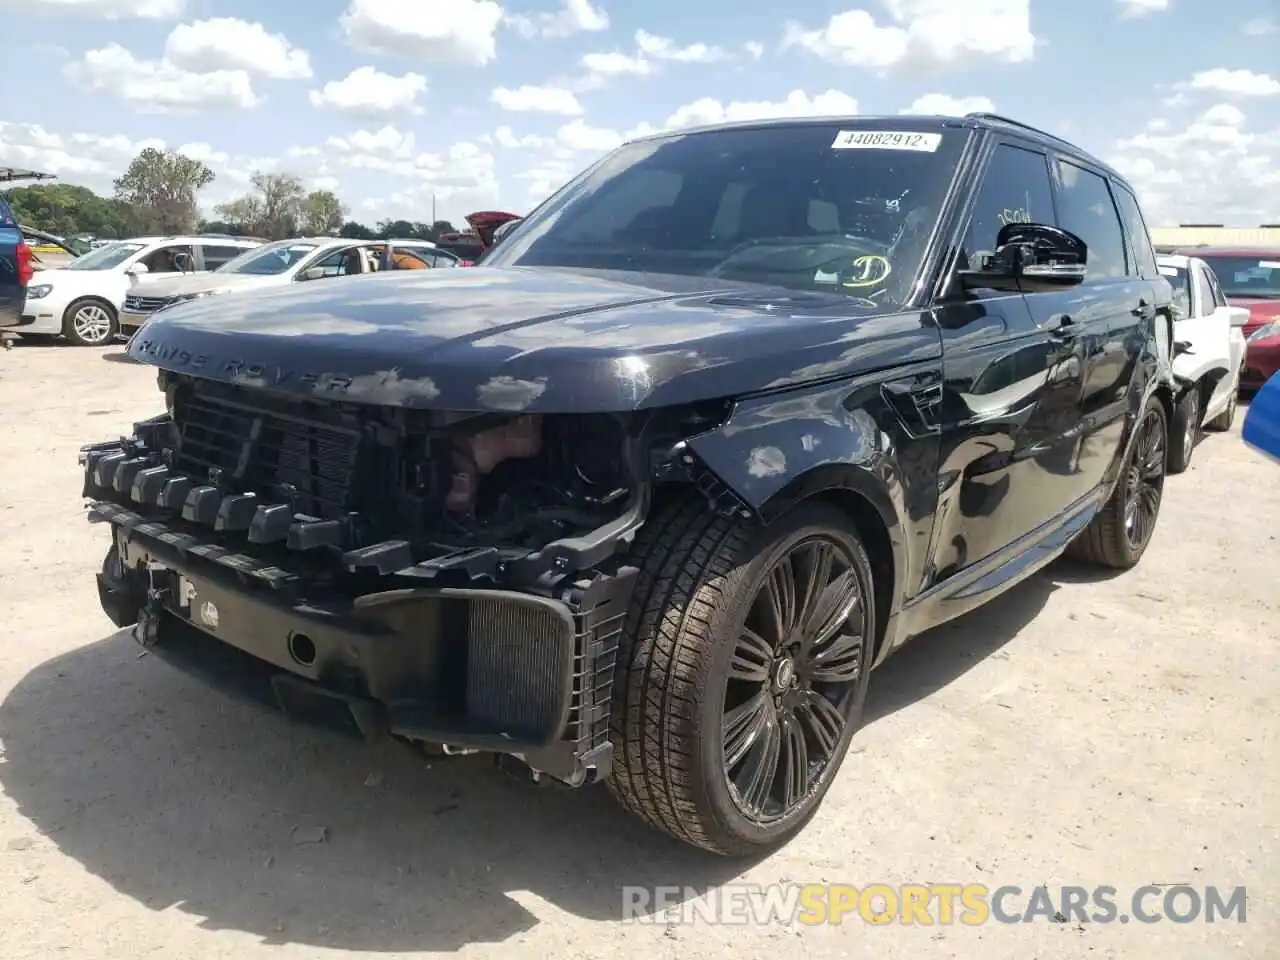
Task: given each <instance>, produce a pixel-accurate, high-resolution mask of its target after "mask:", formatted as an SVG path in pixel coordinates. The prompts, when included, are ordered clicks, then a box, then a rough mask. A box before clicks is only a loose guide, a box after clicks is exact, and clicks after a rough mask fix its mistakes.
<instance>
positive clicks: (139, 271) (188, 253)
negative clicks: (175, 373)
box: [22, 236, 259, 346]
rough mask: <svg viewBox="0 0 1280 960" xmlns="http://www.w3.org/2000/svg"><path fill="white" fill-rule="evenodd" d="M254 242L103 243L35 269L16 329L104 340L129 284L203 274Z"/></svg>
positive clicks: (87, 341)
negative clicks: (55, 264) (21, 321)
mask: <svg viewBox="0 0 1280 960" xmlns="http://www.w3.org/2000/svg"><path fill="white" fill-rule="evenodd" d="M258 245H259V243H258V241H256V240H247V239H243V238H229V237H204V236H187V237H139V238H137V239H134V240H118V241H115V242H114V243H109V244H107V245H106V246H104V247H99V248H98V249H97V250H91V251H90V252H88V253H86V254H85V255H84V256H82V257H78V258H76V259H75V260H72V261H71V262H70V263H68V264H66V265H65V266H63V267H58V268H55V269H51V270H42V271H41V272H40V274H39V277H38V279H37V280H36V281H34V282H33V283H32V284H31V286H30V287H28V288H27V295H26V305H25V307H24V308H23V311H22V313H23V319H24V321H25V325H24V326H23V328H22V332H23V334H62V335H63V336H65V337H66V338H67V339H68V340H70V341H71V342H72V343H75V344H77V345H79V346H97V345H100V344H104V343H109V342H111V340H113V339H114V338H115V336H116V334H117V333H118V332H119V330H120V310H121V308H122V307H123V306H124V299H125V296H126V295H127V294H128V293H129V291H130V289H131V288H133V287H134V286H137V285H139V284H141V283H143V282H144V280H145V281H146V282H147V283H150V282H154V280H155V278H158V277H163V276H168V275H170V274H191V273H197V274H199V273H205V274H207V273H208V271H210V270H212V269H214V268H215V267H218V266H221V265H222V264H224V263H226V262H227V261H229V260H231V259H232V258H234V257H235V256H237V255H238V254H240V253H242V252H243V251H245V250H249V249H251V248H253V247H256V246H258Z"/></svg>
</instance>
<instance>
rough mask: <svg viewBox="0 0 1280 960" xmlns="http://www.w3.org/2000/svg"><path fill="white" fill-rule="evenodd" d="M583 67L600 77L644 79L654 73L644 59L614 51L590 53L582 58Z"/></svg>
mask: <svg viewBox="0 0 1280 960" xmlns="http://www.w3.org/2000/svg"><path fill="white" fill-rule="evenodd" d="M582 65H583V66H584V67H586V68H587V72H588V73H590V74H594V75H596V76H599V77H621V76H628V75H629V76H635V77H643V76H645V75H646V74H649V73H652V72H653V68H652V67H651V66H650V65H649V61H648V60H645V59H644V58H643V57H638V56H633V55H631V54H629V53H623V52H622V51H621V50H612V51H610V52H609V53H588V54H586V55H585V56H584V57H583V58H582Z"/></svg>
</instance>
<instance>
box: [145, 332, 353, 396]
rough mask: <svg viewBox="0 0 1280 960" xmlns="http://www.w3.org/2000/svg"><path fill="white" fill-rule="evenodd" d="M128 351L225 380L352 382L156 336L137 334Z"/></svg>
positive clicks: (330, 385)
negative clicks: (219, 354) (201, 350)
mask: <svg viewBox="0 0 1280 960" xmlns="http://www.w3.org/2000/svg"><path fill="white" fill-rule="evenodd" d="M129 354H130V356H132V357H134V358H135V359H139V360H146V361H147V362H149V363H153V364H155V365H156V366H159V367H163V368H164V369H166V370H173V371H174V372H178V373H191V374H195V375H197V376H206V377H211V378H213V379H217V380H226V381H228V382H230V383H240V384H246V385H254V386H263V387H272V388H279V387H295V388H301V389H310V390H314V391H315V392H316V393H323V392H326V391H330V392H334V393H342V392H344V391H345V390H347V389H348V388H349V387H350V386H351V383H352V379H353V378H352V377H351V376H349V375H347V374H341V373H332V372H323V373H321V372H317V371H313V370H302V369H299V368H290V367H284V366H281V365H280V364H278V363H254V362H253V361H250V360H244V359H239V358H234V357H215V356H211V355H210V354H207V353H192V352H191V351H190V350H188V349H186V348H184V347H182V346H179V345H177V344H174V343H166V342H165V341H163V340H161V339H160V338H158V337H153V336H147V337H143V338H139V339H138V340H136V341H134V342H133V343H132V344H130V346H129Z"/></svg>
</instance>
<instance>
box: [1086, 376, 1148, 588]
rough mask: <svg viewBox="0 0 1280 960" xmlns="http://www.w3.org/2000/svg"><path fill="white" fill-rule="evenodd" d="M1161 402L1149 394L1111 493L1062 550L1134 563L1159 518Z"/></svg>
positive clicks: (1119, 564)
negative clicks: (1083, 527) (1096, 512)
mask: <svg viewBox="0 0 1280 960" xmlns="http://www.w3.org/2000/svg"><path fill="white" fill-rule="evenodd" d="M1167 437H1168V433H1167V430H1166V426H1165V413H1164V405H1163V404H1161V402H1160V398H1159V397H1151V398H1150V399H1149V400H1148V401H1147V405H1146V407H1145V408H1143V411H1142V416H1141V417H1140V418H1139V419H1138V423H1137V424H1136V426H1135V427H1134V431H1133V437H1132V439H1131V441H1130V444H1129V451H1128V453H1127V454H1126V455H1125V459H1124V465H1123V467H1122V468H1121V471H1120V477H1119V479H1118V480H1117V481H1116V487H1115V490H1113V491H1112V493H1111V498H1110V499H1109V500H1108V501H1107V502H1106V504H1105V505H1104V506H1103V508H1102V510H1101V511H1099V513H1098V515H1097V516H1096V517H1094V518H1093V520H1092V522H1090V524H1089V526H1087V527H1085V529H1084V530H1083V531H1082V532H1081V534H1080V535H1079V536H1078V537H1077V538H1076V539H1075V540H1074V541H1072V543H1071V546H1070V547H1069V548H1068V551H1067V552H1068V554H1069V555H1070V556H1072V557H1074V558H1076V559H1078V560H1083V561H1085V562H1086V563H1093V564H1097V565H1098V566H1101V567H1111V568H1113V569H1116V570H1128V569H1129V568H1130V567H1133V566H1136V565H1137V563H1138V561H1139V560H1141V559H1142V555H1143V554H1144V553H1145V552H1146V550H1147V545H1148V544H1149V543H1150V542H1151V536H1152V534H1153V533H1154V532H1155V528H1156V522H1157V521H1158V520H1159V518H1160V502H1161V500H1162V499H1163V496H1164V477H1165V471H1166V467H1167V456H1166V455H1167V452H1168V443H1167Z"/></svg>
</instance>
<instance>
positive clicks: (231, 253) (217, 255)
mask: <svg viewBox="0 0 1280 960" xmlns="http://www.w3.org/2000/svg"><path fill="white" fill-rule="evenodd" d="M200 249H201V250H202V251H204V268H205V269H206V270H216V269H217V268H218V267H220V266H222V265H223V264H224V263H226V262H227V261H229V260H232V259H234V258H236V257H238V256H240V254H242V253H244V251H245V249H246V248H245V247H225V246H223V247H215V246H211V245H209V244H207V243H206V244H202V245H201V247H200Z"/></svg>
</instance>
